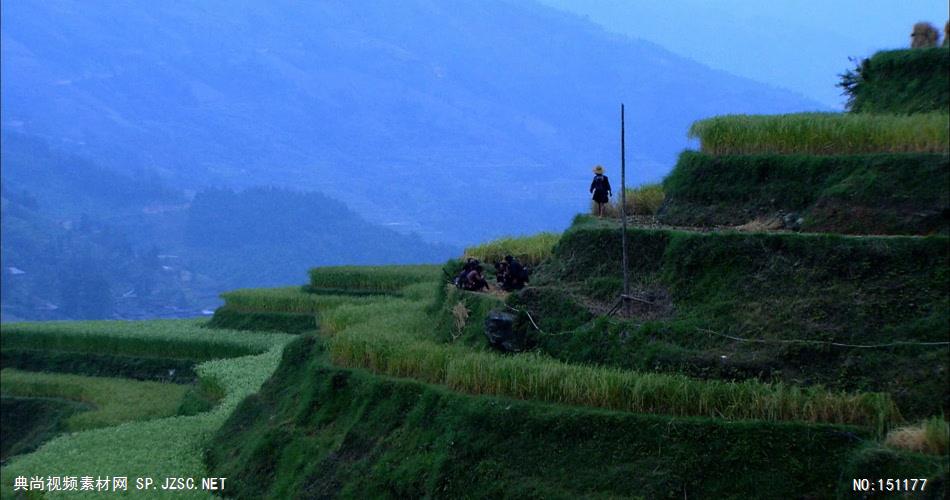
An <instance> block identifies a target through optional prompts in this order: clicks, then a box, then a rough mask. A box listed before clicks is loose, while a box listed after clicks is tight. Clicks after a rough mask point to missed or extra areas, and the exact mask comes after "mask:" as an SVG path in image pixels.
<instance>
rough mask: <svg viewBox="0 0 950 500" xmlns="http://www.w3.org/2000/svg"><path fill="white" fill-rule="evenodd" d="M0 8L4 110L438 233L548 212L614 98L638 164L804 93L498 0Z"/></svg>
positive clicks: (564, 211) (101, 157)
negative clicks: (715, 121)
mask: <svg viewBox="0 0 950 500" xmlns="http://www.w3.org/2000/svg"><path fill="white" fill-rule="evenodd" d="M2 23H3V30H2V37H3V38H2V41H3V44H2V51H3V54H2V55H3V72H4V76H5V78H3V82H2V90H3V95H4V106H3V109H2V124H3V125H2V126H3V127H4V129H16V130H22V131H24V132H26V133H33V134H37V135H41V136H43V137H47V138H49V139H50V140H51V141H53V142H54V143H55V144H57V145H59V144H62V145H63V146H64V147H67V148H69V149H71V150H72V151H74V152H77V153H82V154H83V155H84V156H87V157H89V158H90V159H92V160H94V161H97V162H100V163H101V164H103V165H105V166H109V167H116V168H122V169H125V168H128V167H129V165H138V166H142V167H150V168H155V169H158V170H160V171H161V172H162V173H163V174H165V175H167V176H169V177H170V178H172V179H175V181H176V182H177V183H178V185H179V186H180V187H186V188H190V189H195V188H196V187H198V186H200V185H204V184H208V183H214V184H217V185H237V186H246V185H256V184H277V185H284V186H294V187H297V188H304V189H319V190H320V191H322V192H326V193H327V194H329V195H331V196H334V197H336V198H339V199H343V200H345V201H346V202H347V203H348V204H351V205H352V206H354V207H355V208H357V210H358V211H359V212H360V213H361V214H363V215H364V216H367V217H369V218H370V219H371V220H373V221H374V222H385V223H393V224H394V226H393V227H404V228H407V229H416V230H417V231H419V232H421V233H423V234H424V236H427V237H428V238H429V239H436V240H442V241H451V242H456V243H462V242H465V243H471V242H474V241H478V240H481V239H484V238H485V237H487V236H493V235H498V234H502V233H506V232H514V231H515V230H516V229H517V230H518V231H534V230H538V229H542V228H563V227H564V226H565V225H566V223H567V221H568V220H569V218H570V216H571V215H572V214H573V213H576V212H577V211H578V210H580V209H582V207H583V204H584V203H585V202H586V199H585V197H584V196H583V195H582V193H583V185H584V182H585V180H586V178H587V174H588V172H587V168H588V167H587V165H588V164H590V163H596V162H601V163H604V162H610V161H612V160H613V159H614V158H615V157H616V137H617V133H616V118H617V116H616V115H617V104H618V103H619V102H621V101H623V102H626V104H627V109H628V110H629V111H628V113H629V115H628V126H629V127H630V130H631V131H635V133H634V134H633V135H632V139H633V140H632V143H631V144H630V145H631V146H632V148H631V151H630V158H631V159H634V160H635V161H636V162H637V165H638V171H637V173H636V174H635V180H646V179H656V178H658V177H659V176H661V175H662V174H663V173H665V171H666V170H668V168H669V167H670V166H671V165H672V164H673V161H674V159H675V155H676V154H677V153H678V152H679V151H680V150H681V149H682V148H683V147H684V146H685V145H686V144H687V142H686V138H685V136H684V131H685V130H686V128H687V125H688V124H689V123H691V122H692V121H694V120H695V119H698V118H702V117H706V116H710V115H714V114H718V113H723V112H727V111H729V112H748V113H753V112H757V113H772V112H787V111H797V110H808V109H817V108H821V106H820V105H818V104H816V103H814V102H811V101H808V100H806V99H804V98H801V97H799V96H797V95H794V94H792V93H789V92H787V91H783V90H779V89H775V88H771V87H767V86H764V85H762V84H758V83H755V82H752V81H749V80H745V79H742V78H738V77H734V76H731V75H728V74H726V73H723V72H719V71H713V70H710V69H709V68H707V67H704V66H701V65H699V64H696V63H694V62H691V61H688V60H686V59H683V58H680V57H678V56H675V55H673V54H671V53H669V52H667V51H665V50H663V49H662V48H660V47H658V46H656V45H653V44H650V43H647V42H643V41H639V40H633V39H627V38H623V37H618V36H615V35H609V34H606V33H605V32H604V31H603V30H602V29H601V28H599V27H597V26H596V25H594V24H593V23H590V22H586V21H583V20H581V19H580V18H578V17H576V16H573V15H569V14H565V13H561V12H558V11H556V10H554V9H550V8H546V7H542V6H540V5H537V4H534V3H526V2H516V1H509V0H492V1H490V2H481V1H474V0H464V1H459V2H453V3H452V4H451V6H448V5H442V4H439V3H432V2H427V1H424V0H411V1H409V2H398V3H396V2H388V1H374V2H363V3H360V4H359V5H358V6H357V5H356V4H340V3H337V2H330V1H320V2H312V3H305V4H299V3H291V2H286V1H281V2H267V3H265V4H259V3H254V2H241V3H239V4H233V3H230V2H211V3H209V2H195V1H186V2H178V3H175V4H174V5H172V4H139V3H136V2H120V3H116V4H112V5H110V6H109V8H104V7H94V6H89V5H87V4H85V3H82V2H78V1H75V0H63V1H59V2H55V3H50V2H16V3H9V4H5V5H4V6H3V19H2ZM342 26H346V28H342ZM697 81H702V82H703V85H702V86H696V85H695V84H694V82H697ZM500 186H508V188H505V189H500V188H499V187H500ZM473 192H475V193H479V195H480V196H484V195H488V194H489V193H490V194H491V195H492V196H493V202H492V203H491V204H485V203H474V202H472V198H471V193H473ZM476 198H477V197H476ZM512 213H518V214H522V217H521V218H519V220H518V223H517V225H514V224H511V225H508V226H507V227H499V225H498V224H495V223H493V222H490V221H496V220H498V219H499V216H507V214H512ZM463 214H464V217H465V218H466V219H468V220H469V221H471V222H470V226H471V227H470V229H469V230H468V232H467V233H465V234H460V233H459V232H458V231H457V229H456V228H457V225H458V220H459V219H460V218H462V217H463Z"/></svg>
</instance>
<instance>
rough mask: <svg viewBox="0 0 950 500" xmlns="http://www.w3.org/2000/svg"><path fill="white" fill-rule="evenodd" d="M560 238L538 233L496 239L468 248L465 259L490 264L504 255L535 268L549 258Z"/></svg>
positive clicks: (501, 258)
mask: <svg viewBox="0 0 950 500" xmlns="http://www.w3.org/2000/svg"><path fill="white" fill-rule="evenodd" d="M560 237H561V235H560V234H557V233H538V234H535V235H532V236H520V237H514V236H508V237H504V238H498V239H496V240H492V241H490V242H488V243H483V244H481V245H476V246H473V247H468V248H466V249H465V256H466V257H474V258H476V259H479V260H480V261H482V262H485V263H487V264H491V263H494V262H499V261H501V260H503V259H504V258H505V256H506V255H511V256H513V257H515V258H517V259H518V260H519V261H520V262H521V263H522V264H524V265H527V266H536V265H538V264H540V263H541V261H543V260H544V259H546V258H548V257H550V255H551V249H552V248H554V245H556V244H557V240H558V239H559V238H560Z"/></svg>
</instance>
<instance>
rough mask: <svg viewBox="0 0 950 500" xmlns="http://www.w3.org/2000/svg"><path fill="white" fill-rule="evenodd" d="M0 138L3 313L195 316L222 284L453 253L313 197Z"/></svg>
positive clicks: (300, 278)
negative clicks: (206, 181) (182, 176)
mask: <svg viewBox="0 0 950 500" xmlns="http://www.w3.org/2000/svg"><path fill="white" fill-rule="evenodd" d="M0 139H2V141H0V144H2V147H0V157H2V158H3V170H2V183H0V188H2V193H0V201H2V218H0V240H2V242H3V244H2V247H0V249H2V252H0V286H2V290H0V292H2V293H0V297H2V301H0V307H2V312H0V318H2V320H3V321H14V320H51V319H103V318H106V319H145V318H159V317H188V316H196V315H200V314H202V310H209V311H210V310H213V309H214V308H215V307H216V305H217V304H218V303H219V300H218V295H219V294H220V293H222V292H224V291H226V290H230V289H234V288H239V287H250V286H277V285H295V284H302V283H303V282H304V281H306V269H307V268H309V267H312V266H318V265H332V264H353V263H363V264H394V263H422V262H425V263H435V262H442V261H444V260H445V259H447V258H449V257H451V256H454V255H456V254H457V253H458V251H459V250H458V249H456V248H452V247H449V246H447V245H436V244H431V243H426V242H424V241H422V239H421V238H420V237H419V236H416V235H405V234H400V233H397V232H396V231H393V230H391V229H389V228H385V227H381V226H379V225H374V224H371V223H369V222H367V221H366V220H365V219H363V218H361V217H360V216H359V215H358V214H356V213H355V212H353V211H352V210H350V209H349V208H347V207H346V206H345V205H344V204H343V203H341V202H339V201H336V200H333V199H331V198H329V197H327V196H325V195H322V194H320V193H312V192H301V191H291V190H286V189H275V188H262V187H256V188H249V189H246V190H244V191H241V192H234V191H232V190H230V189H208V188H206V189H203V190H201V191H199V192H197V193H196V194H194V195H193V196H189V195H187V194H186V193H184V192H182V191H181V190H179V189H175V188H172V187H170V186H168V185H166V184H165V183H163V182H162V181H161V180H160V179H157V178H154V177H153V178H150V177H147V176H146V177H142V176H139V177H133V176H130V175H126V174H125V173H120V172H115V171H112V170H110V169H107V168H104V167H101V166H99V165H97V164H95V163H92V162H90V161H88V160H83V159H82V158H77V157H75V156H72V155H69V154H66V153H63V152H62V151H57V150H55V149H52V148H50V147H48V146H47V145H46V144H45V143H44V141H43V140H41V139H38V138H36V137H30V136H22V135H17V134H3V135H2V137H0Z"/></svg>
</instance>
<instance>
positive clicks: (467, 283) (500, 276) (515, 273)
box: [454, 255, 531, 292]
mask: <svg viewBox="0 0 950 500" xmlns="http://www.w3.org/2000/svg"><path fill="white" fill-rule="evenodd" d="M530 274H531V272H530V271H529V270H528V268H526V267H524V266H523V265H521V263H520V262H518V259H516V258H514V257H512V256H511V255H506V256H505V258H504V260H502V261H500V262H495V280H496V282H497V284H496V287H497V288H499V289H501V290H504V291H506V292H510V291H512V290H520V289H522V288H524V286H525V284H526V283H527V282H528V279H529V276H530ZM454 283H455V286H457V287H459V288H461V289H463V290H470V291H473V292H478V291H481V290H489V289H491V287H490V286H489V285H488V280H487V279H485V268H484V267H483V266H482V264H481V262H479V261H478V259H473V258H469V259H468V260H467V261H465V265H464V266H462V270H461V271H460V272H459V274H458V275H457V276H456V277H455V280H454Z"/></svg>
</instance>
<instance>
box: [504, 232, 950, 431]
mask: <svg viewBox="0 0 950 500" xmlns="http://www.w3.org/2000/svg"><path fill="white" fill-rule="evenodd" d="M628 238H629V242H628V245H629V247H630V248H631V249H632V255H634V258H633V259H631V262H630V266H631V268H630V271H631V273H630V274H631V280H632V291H633V293H634V294H635V295H636V296H638V297H640V298H642V299H643V300H644V301H643V302H639V301H638V302H634V303H633V305H632V306H631V307H633V313H632V315H631V317H630V319H629V320H625V321H617V320H612V321H607V320H603V319H602V320H599V321H595V322H593V323H586V322H587V321H588V319H589V318H590V317H589V316H585V315H577V314H574V313H569V311H570V309H568V308H566V307H565V306H564V305H562V303H563V302H565V301H567V302H569V303H570V302H573V303H575V304H581V305H582V306H581V307H583V309H593V310H600V311H606V310H607V309H608V308H609V307H610V306H612V305H613V304H614V301H615V300H616V299H617V297H618V296H619V293H620V290H621V280H620V279H619V276H618V273H619V272H620V271H619V269H620V262H621V256H620V247H621V245H620V241H619V239H620V232H619V231H618V226H617V224H616V223H610V222H606V221H592V220H590V219H587V218H580V219H579V220H578V222H577V223H576V224H575V225H574V226H573V227H572V228H571V229H570V230H568V231H567V232H566V233H565V234H564V235H563V236H562V238H561V242H560V243H559V244H558V246H557V248H556V249H555V257H554V258H553V259H552V260H551V261H550V262H549V264H547V265H546V266H545V267H544V268H542V269H540V270H539V272H538V277H537V279H536V280H535V281H536V283H534V284H535V287H534V288H535V291H534V292H531V294H528V293H527V292H525V293H523V294H522V295H521V296H520V297H519V298H516V299H515V298H513V299H510V300H511V301H513V302H512V303H513V304H515V305H516V306H517V307H520V308H526V309H528V310H529V311H530V312H531V314H532V315H533V316H534V319H535V321H537V322H538V324H539V325H540V328H541V329H542V330H543V331H545V332H550V333H551V334H550V335H547V334H538V336H539V345H540V347H541V348H542V349H543V350H544V351H545V352H548V353H549V354H551V355H553V356H555V357H556V358H558V359H561V360H564V361H571V362H580V363H597V364H603V365H608V366H617V367H621V368H628V369H636V370H657V369H659V370H662V371H668V372H673V373H687V374H690V375H693V376H697V377H702V378H721V379H725V380H735V379H750V378H756V379H760V380H766V381H782V382H784V383H787V384H794V385H811V384H822V385H824V386H825V387H829V388H833V389H839V390H849V391H854V390H858V391H873V392H877V391H885V392H888V393H890V394H892V395H893V397H894V398H895V400H896V401H897V403H898V406H899V407H900V409H901V411H902V413H903V414H904V416H905V417H912V418H913V417H918V418H919V417H926V416H930V415H934V414H939V413H940V412H942V411H946V410H948V409H950V391H948V390H947V388H946V386H945V384H943V381H942V380H940V377H934V376H933V370H934V369H935V367H939V366H947V365H948V363H950V359H948V352H947V349H946V346H919V345H915V343H919V342H942V341H946V340H947V338H946V332H947V331H948V330H950V312H948V309H947V307H946V303H947V302H946V301H947V297H946V290H947V288H948V281H950V274H948V262H947V253H946V249H947V245H948V239H947V238H946V237H927V238H917V237H862V238H855V237H844V236H835V235H798V234H788V233H785V234H744V233H685V232H676V231H660V230H633V231H630V232H629V233H628ZM549 287H556V288H560V289H562V290H565V291H568V292H570V294H573V295H570V294H569V295H567V297H566V299H565V298H563V297H565V295H564V293H563V292H561V293H560V294H558V295H557V297H556V300H554V299H548V298H546V297H548V296H549V295H550V294H549V293H546V292H545V290H546V289H547V288H549ZM575 307H576V306H575ZM570 315H573V316H575V317H576V319H574V320H573V321H571V322H564V321H563V320H562V318H564V317H566V316H570ZM564 330H568V331H570V333H564V332H563V331H564ZM532 331H533V330H532ZM723 335H727V336H733V337H739V338H747V339H752V340H753V341H752V342H738V341H735V340H732V339H729V338H726V337H723ZM763 342H765V343H763ZM828 342H837V343H843V344H859V345H868V344H891V343H894V342H897V343H898V344H896V345H892V346H890V347H887V348H882V349H859V348H842V347H835V346H832V345H828V344H827V343H828ZM901 342H906V343H907V344H904V345H902V344H900V343H901Z"/></svg>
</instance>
